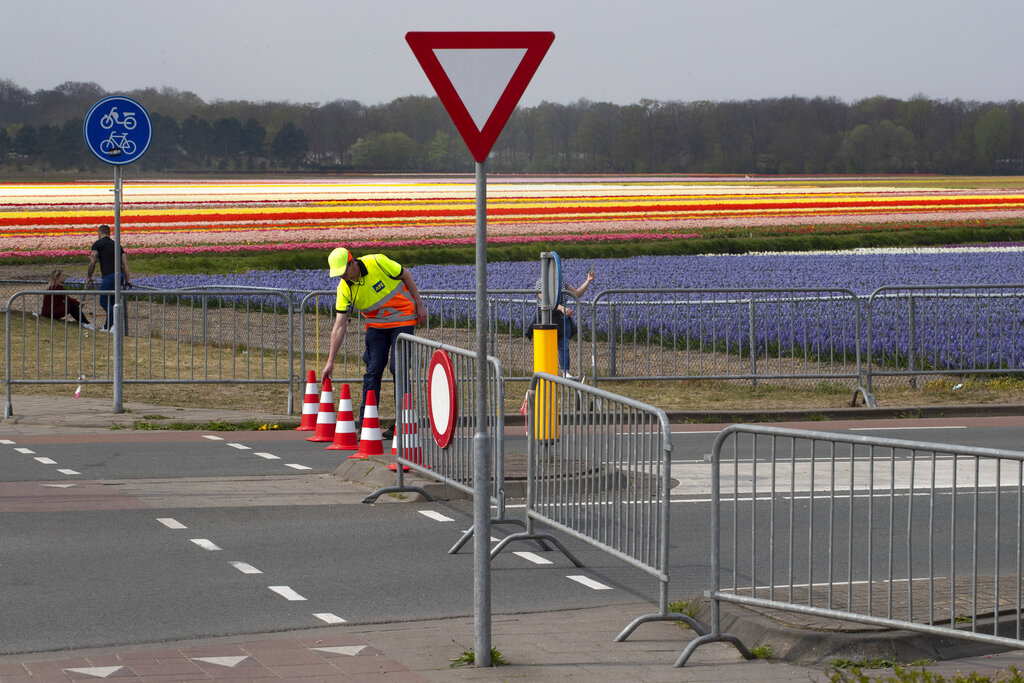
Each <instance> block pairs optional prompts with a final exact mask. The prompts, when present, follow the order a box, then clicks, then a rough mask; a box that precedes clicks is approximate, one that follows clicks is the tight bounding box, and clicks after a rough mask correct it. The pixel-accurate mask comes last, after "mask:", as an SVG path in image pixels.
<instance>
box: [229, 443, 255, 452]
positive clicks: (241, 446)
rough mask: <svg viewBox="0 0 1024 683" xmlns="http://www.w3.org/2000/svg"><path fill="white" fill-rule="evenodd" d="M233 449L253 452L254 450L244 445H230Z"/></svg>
mask: <svg viewBox="0 0 1024 683" xmlns="http://www.w3.org/2000/svg"><path fill="white" fill-rule="evenodd" d="M228 445H229V446H231V447H232V448H237V449H238V450H240V451H251V450H252V449H251V448H249V447H248V446H246V445H245V444H244V443H229V444H228Z"/></svg>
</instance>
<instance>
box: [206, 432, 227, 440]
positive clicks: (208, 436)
mask: <svg viewBox="0 0 1024 683" xmlns="http://www.w3.org/2000/svg"><path fill="white" fill-rule="evenodd" d="M203 438H204V439H209V440H210V441H223V440H224V439H222V438H220V437H219V436H214V435H213V434H203Z"/></svg>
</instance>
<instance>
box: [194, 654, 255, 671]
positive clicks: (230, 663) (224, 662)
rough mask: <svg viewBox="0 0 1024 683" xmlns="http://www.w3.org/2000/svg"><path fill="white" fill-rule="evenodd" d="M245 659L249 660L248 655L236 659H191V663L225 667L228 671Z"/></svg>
mask: <svg viewBox="0 0 1024 683" xmlns="http://www.w3.org/2000/svg"><path fill="white" fill-rule="evenodd" d="M247 659H249V656H248V655H241V656H238V657H192V661H193V662H206V663H207V664H216V665H217V666H226V667H227V668H229V669H233V668H235V667H236V666H238V665H239V664H241V663H242V662H244V661H245V660H247Z"/></svg>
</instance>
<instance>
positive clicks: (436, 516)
mask: <svg viewBox="0 0 1024 683" xmlns="http://www.w3.org/2000/svg"><path fill="white" fill-rule="evenodd" d="M419 513H420V514H421V515H423V516H424V517H429V518H430V519H432V520H434V521H435V522H454V521H455V520H454V519H452V518H451V517H448V516H447V515H442V514H441V513H440V512H434V511H433V510H420V511H419Z"/></svg>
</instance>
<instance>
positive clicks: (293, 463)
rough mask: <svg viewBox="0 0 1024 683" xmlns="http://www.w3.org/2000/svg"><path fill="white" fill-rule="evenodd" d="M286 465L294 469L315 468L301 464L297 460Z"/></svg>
mask: <svg viewBox="0 0 1024 683" xmlns="http://www.w3.org/2000/svg"><path fill="white" fill-rule="evenodd" d="M285 467H291V468H292V469H293V470H311V469H313V468H312V467H306V466H305V465H300V464H298V463H296V462H290V463H288V464H286V465H285Z"/></svg>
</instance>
